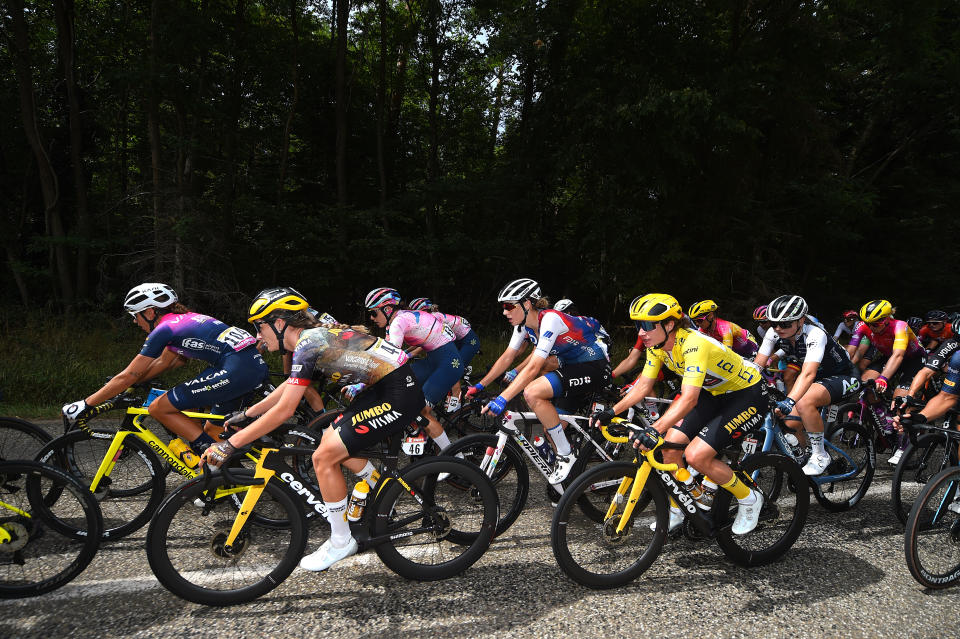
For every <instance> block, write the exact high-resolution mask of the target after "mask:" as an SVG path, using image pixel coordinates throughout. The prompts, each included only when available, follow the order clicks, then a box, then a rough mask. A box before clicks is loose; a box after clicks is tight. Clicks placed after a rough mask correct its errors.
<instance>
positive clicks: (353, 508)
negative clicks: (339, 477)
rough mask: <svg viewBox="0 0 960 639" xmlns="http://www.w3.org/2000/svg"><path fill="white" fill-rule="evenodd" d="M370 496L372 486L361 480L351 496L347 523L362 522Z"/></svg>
mask: <svg viewBox="0 0 960 639" xmlns="http://www.w3.org/2000/svg"><path fill="white" fill-rule="evenodd" d="M369 495H370V484H368V483H367V481H366V480H365V479H361V480H360V481H358V482H357V485H356V486H354V487H353V494H352V495H350V504H349V505H348V506H347V521H360V518H361V517H363V509H364V508H365V507H366V505H367V496H369Z"/></svg>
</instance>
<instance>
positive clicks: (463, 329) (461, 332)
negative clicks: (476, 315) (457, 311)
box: [433, 311, 473, 340]
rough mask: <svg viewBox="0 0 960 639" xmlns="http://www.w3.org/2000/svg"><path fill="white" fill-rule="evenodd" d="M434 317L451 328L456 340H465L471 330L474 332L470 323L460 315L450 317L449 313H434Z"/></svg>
mask: <svg viewBox="0 0 960 639" xmlns="http://www.w3.org/2000/svg"><path fill="white" fill-rule="evenodd" d="M433 316H434V317H436V318H437V319H439V320H440V321H441V322H443V323H444V324H446V325H447V326H449V327H450V330H451V331H452V332H453V336H454V339H455V340H461V339H463V338H464V337H466V336H467V334H468V333H470V331H471V330H473V329H472V328H471V326H470V322H468V321H467V319H466V318H465V317H460V316H459V315H450V314H449V313H441V312H439V311H438V312H436V313H433Z"/></svg>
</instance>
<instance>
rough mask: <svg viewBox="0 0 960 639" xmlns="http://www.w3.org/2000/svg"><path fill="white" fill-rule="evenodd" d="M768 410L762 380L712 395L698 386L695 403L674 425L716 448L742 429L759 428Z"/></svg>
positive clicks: (723, 444)
mask: <svg viewBox="0 0 960 639" xmlns="http://www.w3.org/2000/svg"><path fill="white" fill-rule="evenodd" d="M769 410H770V406H769V404H768V402H767V395H766V391H765V390H764V388H763V384H759V383H758V384H754V385H753V386H748V387H747V388H743V389H740V390H738V391H733V392H731V393H724V394H723V395H712V394H711V393H709V392H708V391H706V390H702V389H701V391H700V397H699V398H698V399H697V405H696V406H694V407H693V410H691V411H690V412H689V413H688V414H687V416H686V417H684V418H683V423H682V424H680V425H679V426H674V428H676V429H677V430H679V431H680V432H681V433H683V434H684V435H686V436H687V437H688V438H689V439H691V440H692V439H693V438H694V437H699V438H700V439H702V440H703V441H705V442H706V443H707V444H709V445H710V447H711V448H713V449H714V450H717V451H719V450H722V449H723V448H725V447H726V446H727V444H729V443H730V442H731V441H733V440H738V439H740V438H742V437H743V435H744V434H745V433H747V432H749V431H751V430H756V429H757V428H760V426H762V425H763V418H764V416H765V415H766V414H767V412H768V411H769Z"/></svg>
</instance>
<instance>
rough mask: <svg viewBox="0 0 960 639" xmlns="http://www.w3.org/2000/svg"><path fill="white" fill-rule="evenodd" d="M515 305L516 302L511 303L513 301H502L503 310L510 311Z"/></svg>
mask: <svg viewBox="0 0 960 639" xmlns="http://www.w3.org/2000/svg"><path fill="white" fill-rule="evenodd" d="M516 307H517V305H516V304H513V303H511V302H503V310H505V311H512V310H513V309H515V308H516Z"/></svg>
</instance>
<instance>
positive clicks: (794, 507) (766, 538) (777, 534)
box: [713, 453, 810, 566]
mask: <svg viewBox="0 0 960 639" xmlns="http://www.w3.org/2000/svg"><path fill="white" fill-rule="evenodd" d="M740 468H741V470H743V472H745V473H746V474H748V475H750V476H751V477H753V476H754V473H756V475H757V476H759V477H761V478H763V477H772V476H775V475H779V476H782V477H785V478H786V481H787V484H788V485H791V486H794V487H796V490H794V491H791V490H780V491H779V492H778V493H777V494H774V493H772V492H768V490H769V488H768V487H765V485H764V483H763V482H757V486H758V487H759V488H760V491H761V492H762V493H763V498H764V499H763V507H762V508H761V509H760V521H759V523H758V524H757V527H756V528H754V529H753V530H752V531H751V532H749V533H748V534H746V535H735V534H733V533H732V532H731V531H730V526H731V525H732V524H733V520H734V518H735V517H736V515H737V504H735V503H734V504H731V500H732V499H733V495H731V494H730V493H729V492H728V491H726V490H722V489H721V490H718V491H717V496H716V498H715V499H714V502H713V508H714V522H715V524H716V525H717V526H719V527H720V534H719V535H718V536H717V543H718V544H719V545H720V548H722V549H723V552H724V553H725V554H726V555H727V557H729V558H730V559H732V560H733V562H734V563H736V564H739V565H741V566H762V565H764V564H769V563H771V562H773V561H776V560H777V559H779V558H780V557H782V556H783V555H784V554H785V553H786V552H787V551H788V550H790V547H791V546H793V543H794V542H795V541H796V540H797V537H799V536H800V532H801V531H802V530H803V526H804V524H805V523H806V522H807V512H808V511H809V510H810V492H809V491H808V490H807V478H806V476H805V475H804V474H803V470H802V469H801V468H800V466H798V465H797V463H796V462H795V461H793V460H792V459H790V458H789V457H786V456H785V455H778V454H775V453H759V454H756V455H751V456H750V457H748V458H747V459H745V460H744V461H743V463H742V464H741V465H740ZM755 481H756V480H755Z"/></svg>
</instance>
